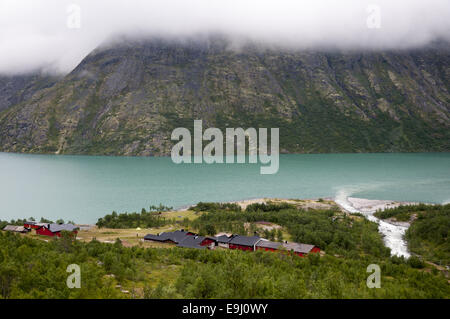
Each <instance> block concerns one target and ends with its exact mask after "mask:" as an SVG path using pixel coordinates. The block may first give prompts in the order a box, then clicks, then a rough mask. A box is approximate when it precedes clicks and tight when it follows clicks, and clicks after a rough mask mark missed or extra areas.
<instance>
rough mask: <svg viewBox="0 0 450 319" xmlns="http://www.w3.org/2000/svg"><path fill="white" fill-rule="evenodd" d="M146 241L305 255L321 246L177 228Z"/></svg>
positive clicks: (146, 237) (317, 250)
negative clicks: (207, 234) (217, 234)
mask: <svg viewBox="0 0 450 319" xmlns="http://www.w3.org/2000/svg"><path fill="white" fill-rule="evenodd" d="M144 240H146V241H154V242H160V243H170V244H175V245H176V246H178V247H185V248H197V249H207V248H209V249H214V248H215V247H216V246H217V247H222V248H228V249H239V250H247V251H256V250H265V251H288V252H291V253H293V254H295V255H298V256H302V257H303V256H305V255H307V254H309V253H318V252H320V248H319V247H317V246H314V245H308V244H299V243H288V242H283V243H279V242H273V241H269V240H267V239H264V238H261V237H258V236H240V235H231V236H227V235H225V234H224V235H220V236H199V235H197V234H195V233H193V232H189V231H185V230H183V229H182V230H176V231H174V232H165V233H161V234H157V235H152V234H148V235H146V236H145V237H144Z"/></svg>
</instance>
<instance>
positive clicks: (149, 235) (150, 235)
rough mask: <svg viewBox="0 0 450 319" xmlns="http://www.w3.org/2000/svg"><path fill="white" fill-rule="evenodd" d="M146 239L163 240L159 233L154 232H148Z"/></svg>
mask: <svg viewBox="0 0 450 319" xmlns="http://www.w3.org/2000/svg"><path fill="white" fill-rule="evenodd" d="M144 239H145V240H156V241H161V237H160V236H158V235H153V234H147V235H145V236H144Z"/></svg>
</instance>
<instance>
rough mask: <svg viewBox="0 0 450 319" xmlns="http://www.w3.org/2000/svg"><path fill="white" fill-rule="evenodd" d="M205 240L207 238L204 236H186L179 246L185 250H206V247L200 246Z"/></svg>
mask: <svg viewBox="0 0 450 319" xmlns="http://www.w3.org/2000/svg"><path fill="white" fill-rule="evenodd" d="M204 239H205V237H203V236H186V237H185V238H184V239H183V240H182V241H181V242H180V243H179V244H178V245H177V246H178V247H184V248H197V249H206V247H205V246H201V245H200V244H201V243H202V241H203V240H204Z"/></svg>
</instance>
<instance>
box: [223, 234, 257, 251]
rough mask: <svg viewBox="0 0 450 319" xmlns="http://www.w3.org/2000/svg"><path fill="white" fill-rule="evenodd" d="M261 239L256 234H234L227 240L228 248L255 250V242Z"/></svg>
mask: <svg viewBox="0 0 450 319" xmlns="http://www.w3.org/2000/svg"><path fill="white" fill-rule="evenodd" d="M260 240H261V238H259V237H258V236H251V237H248V236H234V237H233V238H232V239H231V240H230V242H229V248H230V249H239V250H248V251H255V250H256V244H257V243H258V242H259V241H260Z"/></svg>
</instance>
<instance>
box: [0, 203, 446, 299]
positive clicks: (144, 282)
mask: <svg viewBox="0 0 450 319" xmlns="http://www.w3.org/2000/svg"><path fill="white" fill-rule="evenodd" d="M258 205H260V204H258ZM268 207H270V204H269V205H263V206H258V207H257V206H248V207H247V209H246V210H243V211H230V210H227V208H226V207H225V208H223V207H220V205H218V206H217V207H216V208H214V207H212V206H211V208H212V209H211V210H208V211H206V210H205V211H204V212H203V213H202V214H201V215H200V216H199V217H198V218H196V219H193V220H185V221H183V223H185V225H184V226H185V227H187V228H189V229H191V230H197V229H202V227H204V228H205V226H204V225H209V227H206V228H205V229H207V228H210V227H213V228H214V229H215V230H217V231H221V230H223V231H230V230H233V231H239V230H240V231H241V232H242V233H244V234H245V233H246V232H247V233H248V232H251V231H252V230H253V229H250V228H249V226H248V225H249V224H250V225H252V223H253V222H256V221H266V222H271V223H277V224H279V225H281V226H283V230H284V231H287V235H289V236H290V237H291V238H292V240H293V241H298V242H305V243H311V244H315V245H318V246H319V247H320V248H321V249H322V250H324V251H325V253H324V254H323V255H320V254H310V255H308V256H307V257H305V258H302V257H298V256H290V255H286V254H280V253H274V252H262V251H257V252H244V251H235V250H229V249H215V250H196V249H187V248H177V247H172V246H167V248H147V247H144V246H143V245H137V246H133V247H124V246H123V245H122V243H121V241H120V240H119V239H117V240H116V242H115V243H114V244H108V243H101V242H99V241H97V240H92V241H90V242H82V241H79V240H75V239H74V238H73V237H71V236H66V235H64V236H63V237H62V238H60V239H50V240H48V242H45V241H42V240H38V239H35V238H30V237H28V236H27V235H20V234H13V233H9V232H0V297H1V298H449V297H450V285H449V284H448V279H447V278H446V277H445V273H444V272H442V271H439V270H437V269H436V268H434V267H430V266H429V265H426V264H424V263H423V262H417V260H418V259H417V258H416V259H413V258H410V259H404V258H399V257H395V256H393V257H391V256H390V253H389V249H388V248H386V247H385V246H384V244H383V241H382V237H381V235H380V234H379V232H378V230H377V225H376V224H375V223H373V222H370V221H368V220H367V219H365V218H364V217H362V216H359V215H358V214H355V215H352V214H345V213H343V212H341V211H338V210H311V209H310V210H302V209H298V208H295V207H292V206H283V207H281V208H280V207H272V208H268ZM193 209H195V207H193ZM271 209H272V210H271ZM133 216H134V215H133ZM146 216H147V214H146ZM444 217H445V216H444ZM446 218H447V219H448V217H446ZM144 222H145V221H144ZM418 229H419V230H420V231H419V233H422V231H423V230H422V228H420V227H419V228H418ZM256 231H258V229H256ZM432 231H433V230H432ZM414 233H415V232H414ZM275 237H277V236H275ZM419 261H421V259H419ZM70 264H77V265H79V266H80V267H81V288H80V289H76V288H74V289H69V288H68V287H67V286H66V279H67V277H68V276H69V273H67V272H66V269H67V266H68V265H70ZM370 264H378V265H379V266H380V268H381V288H373V289H370V288H368V287H367V285H366V280H367V277H368V275H369V274H370V273H367V267H368V266H369V265H370Z"/></svg>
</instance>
